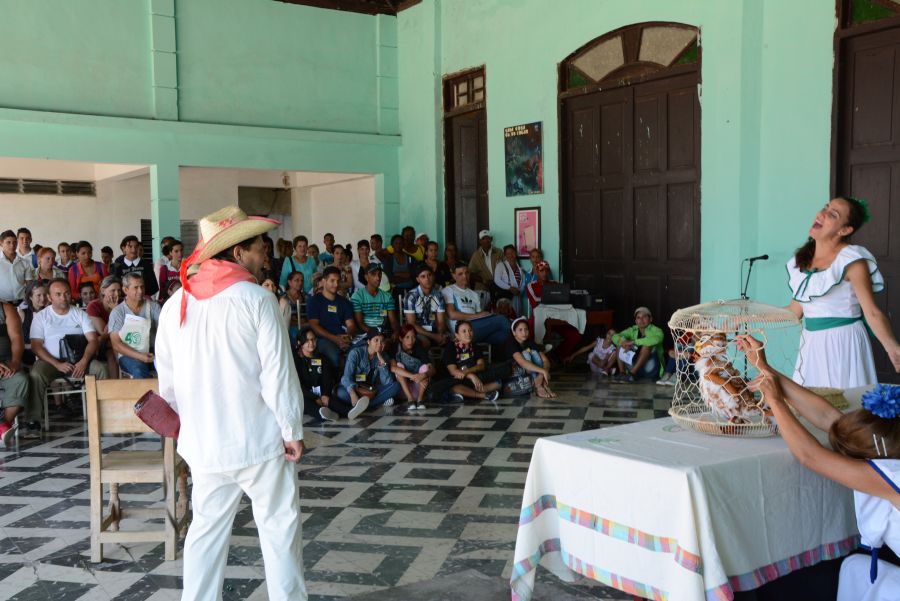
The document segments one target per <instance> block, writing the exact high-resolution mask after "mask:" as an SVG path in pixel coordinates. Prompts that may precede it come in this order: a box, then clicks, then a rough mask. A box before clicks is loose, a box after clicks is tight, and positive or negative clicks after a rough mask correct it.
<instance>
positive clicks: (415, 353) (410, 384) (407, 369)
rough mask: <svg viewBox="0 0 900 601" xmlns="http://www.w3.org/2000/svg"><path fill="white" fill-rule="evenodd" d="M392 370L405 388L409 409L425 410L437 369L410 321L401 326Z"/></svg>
mask: <svg viewBox="0 0 900 601" xmlns="http://www.w3.org/2000/svg"><path fill="white" fill-rule="evenodd" d="M391 371H392V372H393V373H394V377H395V378H397V381H398V382H399V383H400V388H402V389H403V394H404V395H405V396H406V400H407V402H408V403H409V407H408V409H409V410H410V411H412V410H413V409H419V410H424V409H425V393H426V392H427V390H428V384H429V383H430V382H431V378H432V377H434V374H435V373H436V370H435V368H434V365H432V364H431V361H430V359H429V358H428V352H427V351H426V350H425V349H424V348H422V345H421V344H419V340H418V338H417V337H416V329H415V328H414V327H413V326H411V325H410V324H408V323H405V324H403V326H401V328H400V345H399V348H398V349H397V352H396V354H395V355H394V358H393V360H391Z"/></svg>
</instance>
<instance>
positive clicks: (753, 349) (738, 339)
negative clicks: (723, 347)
mask: <svg viewBox="0 0 900 601" xmlns="http://www.w3.org/2000/svg"><path fill="white" fill-rule="evenodd" d="M734 341H735V343H736V346H737V349H738V350H739V351H741V352H742V353H744V354H745V355H746V356H747V361H749V362H750V365H752V366H753V367H755V368H756V369H758V370H759V371H760V373H765V374H767V375H769V376H772V375H773V373H774V372H773V370H772V367H771V366H770V365H769V362H768V361H767V360H766V351H765V349H764V348H763V343H762V342H760V341H759V340H757V339H756V338H754V337H753V336H751V335H750V334H740V335H738V336H735V338H734Z"/></svg>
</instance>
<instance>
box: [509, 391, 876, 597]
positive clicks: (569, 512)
mask: <svg viewBox="0 0 900 601" xmlns="http://www.w3.org/2000/svg"><path fill="white" fill-rule="evenodd" d="M860 394H861V392H860ZM847 396H848V398H850V396H851V395H850V394H849V393H847ZM858 398H859V394H857V395H856V399H857V401H856V402H857V403H858ZM851 402H853V400H852V399H851ZM818 436H820V440H824V439H825V435H824V434H822V433H819V434H818ZM857 543H858V531H857V527H856V519H855V515H854V510H853V496H852V492H851V491H850V490H849V489H847V488H844V487H843V486H840V485H838V484H836V483H834V482H832V481H830V480H827V479H825V478H822V477H820V476H818V475H816V474H814V473H813V472H811V471H809V470H807V469H805V468H803V467H801V466H800V464H799V463H797V461H796V460H794V458H793V456H792V455H791V453H790V451H789V450H788V449H787V446H786V445H785V443H784V441H783V440H782V439H781V438H779V437H772V438H764V439H734V438H723V437H716V436H708V435H704V434H700V433H696V432H693V431H689V430H683V429H682V428H680V427H679V426H677V425H675V423H674V422H673V421H672V419H671V418H663V419H656V420H652V421H646V422H639V423H634V424H628V425H625V426H617V427H611V428H604V429H602V430H593V431H588V432H579V433H574V434H566V435H562V436H553V437H550V438H542V439H539V440H538V441H537V443H536V445H535V448H534V453H533V455H532V458H531V466H530V468H529V470H528V478H527V480H526V483H525V492H524V496H523V500H522V511H521V514H520V519H519V531H518V536H517V539H516V551H515V563H514V566H513V571H512V576H511V580H510V584H511V588H512V599H513V601H527V600H528V599H530V597H531V594H532V590H533V586H534V577H535V569H536V568H537V566H538V564H540V565H543V566H544V567H545V568H547V569H549V570H551V571H552V572H553V573H554V574H556V575H557V576H558V577H560V578H562V579H564V580H567V581H571V580H573V579H574V574H573V572H576V573H578V574H581V575H583V576H587V577H588V578H592V579H594V580H597V581H599V582H602V583H604V584H606V585H608V586H612V587H615V588H617V589H619V590H622V591H625V592H627V593H630V594H633V595H638V596H641V597H645V598H649V599H667V600H671V601H678V600H691V601H693V600H701V599H732V598H733V592H734V591H745V590H751V589H754V588H757V587H759V586H761V585H762V584H765V583H766V582H769V581H771V580H774V579H775V578H778V577H779V576H783V575H785V574H787V573H789V572H791V571H793V570H796V569H799V568H802V567H806V566H809V565H813V564H815V563H818V562H819V561H823V560H826V559H832V558H836V557H841V556H843V555H846V554H847V553H849V552H850V551H851V550H853V549H854V548H855V547H856V545H857Z"/></svg>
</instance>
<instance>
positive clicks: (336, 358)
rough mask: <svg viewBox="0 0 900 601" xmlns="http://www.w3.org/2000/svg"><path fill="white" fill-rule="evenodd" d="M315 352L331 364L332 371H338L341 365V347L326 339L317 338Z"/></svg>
mask: <svg viewBox="0 0 900 601" xmlns="http://www.w3.org/2000/svg"><path fill="white" fill-rule="evenodd" d="M316 350H317V351H319V353H321V354H322V356H323V357H325V359H327V360H328V362H329V363H331V366H332V367H333V368H334V369H338V367H339V366H340V364H341V347H339V346H338V345H336V344H335V343H333V342H332V341H330V340H328V339H327V338H319V339H318V340H317V342H316Z"/></svg>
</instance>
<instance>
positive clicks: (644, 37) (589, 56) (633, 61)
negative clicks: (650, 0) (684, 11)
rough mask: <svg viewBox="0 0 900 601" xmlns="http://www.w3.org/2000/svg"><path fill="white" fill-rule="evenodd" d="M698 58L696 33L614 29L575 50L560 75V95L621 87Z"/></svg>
mask: <svg viewBox="0 0 900 601" xmlns="http://www.w3.org/2000/svg"><path fill="white" fill-rule="evenodd" d="M699 58H700V47H699V43H698V31H697V29H696V28H695V27H691V26H689V25H681V24H678V23H641V24H639V25H631V26H628V27H623V28H622V29H617V30H616V31H613V32H611V33H608V34H606V35H604V36H602V37H599V38H597V39H596V40H594V41H592V42H590V43H589V44H587V45H585V46H583V47H582V48H580V49H578V50H576V51H575V52H574V53H573V54H571V55H570V56H569V57H568V58H567V59H566V60H565V61H564V62H563V65H562V68H561V72H560V75H561V77H560V84H561V88H562V91H566V90H571V89H574V88H584V87H593V86H595V85H597V84H604V83H609V84H610V85H616V84H625V83H628V82H629V81H631V80H634V79H639V78H641V77H644V76H646V75H651V74H653V73H656V72H657V71H662V70H664V69H668V68H670V67H674V66H678V65H689V64H692V63H696V62H698V61H699Z"/></svg>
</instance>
